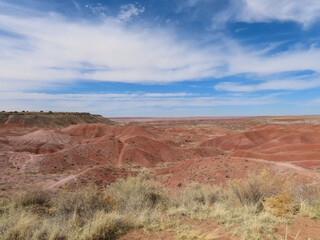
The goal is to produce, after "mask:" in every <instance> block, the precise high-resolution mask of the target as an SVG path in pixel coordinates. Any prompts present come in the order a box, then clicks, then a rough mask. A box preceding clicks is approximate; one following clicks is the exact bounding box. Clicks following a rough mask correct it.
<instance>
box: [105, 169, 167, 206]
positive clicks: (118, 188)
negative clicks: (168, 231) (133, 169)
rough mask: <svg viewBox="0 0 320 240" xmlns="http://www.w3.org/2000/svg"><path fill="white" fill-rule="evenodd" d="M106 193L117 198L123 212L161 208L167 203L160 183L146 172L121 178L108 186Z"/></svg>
mask: <svg viewBox="0 0 320 240" xmlns="http://www.w3.org/2000/svg"><path fill="white" fill-rule="evenodd" d="M105 194H106V195H107V196H112V197H113V198H114V199H117V201H118V202H119V208H120V210H121V211H123V212H139V211H141V210H145V209H156V208H157V207H160V208H161V207H165V205H166V203H167V198H166V197H165V194H164V192H163V189H162V187H161V186H160V184H159V183H157V182H155V181H153V180H151V179H150V178H149V177H148V175H147V174H145V173H141V174H140V175H138V176H137V177H128V178H127V179H119V180H118V181H116V182H114V183H113V184H111V185H109V186H108V187H107V188H106V190H105Z"/></svg>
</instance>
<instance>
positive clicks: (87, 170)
mask: <svg viewBox="0 0 320 240" xmlns="http://www.w3.org/2000/svg"><path fill="white" fill-rule="evenodd" d="M101 166H103V165H97V166H94V167H87V168H85V169H83V170H81V171H80V172H78V173H77V174H72V175H70V176H68V177H65V178H62V179H60V180H59V181H58V182H56V183H54V184H52V185H50V186H49V187H48V188H47V189H48V190H56V189H57V188H59V187H61V186H63V185H64V184H66V183H68V182H70V181H71V180H75V179H76V178H77V177H79V176H81V175H82V174H85V173H87V172H89V171H91V170H93V169H95V168H99V167H101Z"/></svg>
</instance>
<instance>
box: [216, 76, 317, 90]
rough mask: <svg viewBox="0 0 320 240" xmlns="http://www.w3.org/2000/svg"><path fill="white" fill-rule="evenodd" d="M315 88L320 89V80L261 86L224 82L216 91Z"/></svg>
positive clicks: (281, 82) (218, 85)
mask: <svg viewBox="0 0 320 240" xmlns="http://www.w3.org/2000/svg"><path fill="white" fill-rule="evenodd" d="M315 87H320V79H317V80H312V81H305V80H272V81H269V82H264V83H259V84H251V85H250V84H245V85H242V84H239V83H233V82H223V83H219V84H217V85H216V86H215V87H214V88H215V89H216V90H220V91H221V90H222V91H231V92H254V91H262V90H306V89H311V88H315Z"/></svg>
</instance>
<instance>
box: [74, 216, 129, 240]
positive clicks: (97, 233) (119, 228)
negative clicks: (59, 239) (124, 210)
mask: <svg viewBox="0 0 320 240" xmlns="http://www.w3.org/2000/svg"><path fill="white" fill-rule="evenodd" d="M134 227H135V224H134V221H133V219H132V218H130V217H128V216H123V215H121V214H119V213H117V212H112V213H106V212H104V211H98V212H97V213H96V214H95V215H94V217H93V219H92V221H90V222H89V223H87V224H86V225H85V226H84V230H83V233H82V235H81V237H80V238H79V239H80V240H112V239H116V238H117V237H119V236H122V235H125V234H126V233H127V232H129V231H130V230H131V229H133V228H134Z"/></svg>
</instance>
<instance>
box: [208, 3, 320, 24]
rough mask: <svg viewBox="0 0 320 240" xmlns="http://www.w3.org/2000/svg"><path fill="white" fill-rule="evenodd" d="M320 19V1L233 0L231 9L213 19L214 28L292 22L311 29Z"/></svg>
mask: <svg viewBox="0 0 320 240" xmlns="http://www.w3.org/2000/svg"><path fill="white" fill-rule="evenodd" d="M319 18H320V1H319V0H231V1H230V5H229V7H228V8H227V9H226V10H225V11H223V12H221V13H219V14H217V15H216V16H215V17H214V18H213V25H214V27H221V26H223V25H224V23H226V22H248V23H252V22H271V21H274V20H276V21H282V22H287V21H292V22H297V23H299V24H301V25H303V27H305V28H306V27H309V26H310V25H311V24H313V23H314V22H315V21H317V20H319Z"/></svg>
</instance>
